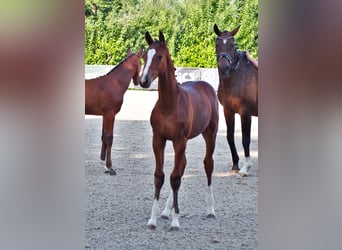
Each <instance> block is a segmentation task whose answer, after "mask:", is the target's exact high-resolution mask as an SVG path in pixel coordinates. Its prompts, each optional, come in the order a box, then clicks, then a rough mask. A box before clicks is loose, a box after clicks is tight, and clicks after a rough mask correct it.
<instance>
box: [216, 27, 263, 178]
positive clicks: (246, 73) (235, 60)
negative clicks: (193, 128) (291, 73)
mask: <svg viewBox="0 0 342 250" xmlns="http://www.w3.org/2000/svg"><path fill="white" fill-rule="evenodd" d="M238 30H239V27H238V28H236V29H234V30H233V31H231V32H229V31H220V30H219V28H218V27H217V25H216V24H215V25H214V31H215V33H216V35H217V36H218V37H217V38H216V57H217V65H218V73H219V79H220V83H219V87H218V98H219V101H220V103H221V104H222V106H223V108H224V115H225V118H226V125H227V140H228V144H229V147H230V151H231V154H232V158H233V167H232V170H233V171H235V172H238V171H239V166H238V163H239V156H238V154H237V152H236V147H235V143H234V127H235V113H238V114H240V117H241V129H242V144H243V148H244V151H245V157H246V161H245V164H244V165H243V167H242V168H241V170H240V171H239V172H240V174H241V175H243V176H245V175H248V170H249V168H250V167H251V159H250V155H249V145H250V140H251V135H250V133H251V122H252V120H251V116H252V115H253V116H258V65H257V62H256V61H255V60H254V59H252V58H250V56H249V54H248V52H247V53H246V52H239V51H238V50H237V47H236V46H235V42H234V35H235V34H236V33H237V32H238Z"/></svg>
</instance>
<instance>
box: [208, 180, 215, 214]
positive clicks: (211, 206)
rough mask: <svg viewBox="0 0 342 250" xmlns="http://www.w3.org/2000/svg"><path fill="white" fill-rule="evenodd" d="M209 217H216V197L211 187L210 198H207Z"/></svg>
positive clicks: (209, 189)
mask: <svg viewBox="0 0 342 250" xmlns="http://www.w3.org/2000/svg"><path fill="white" fill-rule="evenodd" d="M207 203H208V207H207V215H208V216H211V215H213V216H215V208H214V207H215V200H214V195H213V190H212V188H211V185H210V186H208V198H207Z"/></svg>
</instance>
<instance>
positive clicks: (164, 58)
mask: <svg viewBox="0 0 342 250" xmlns="http://www.w3.org/2000/svg"><path fill="white" fill-rule="evenodd" d="M145 39H146V41H147V43H148V45H149V47H148V49H147V51H146V52H145V53H144V60H145V65H144V69H143V73H142V76H141V78H140V85H141V86H142V87H144V88H148V87H149V86H150V85H151V82H152V81H153V80H154V79H155V78H156V77H158V79H159V82H158V94H159V98H158V100H157V102H156V104H155V106H154V108H153V110H152V113H151V118H150V122H151V126H152V130H153V139H152V140H153V151H154V156H155V161H156V168H155V173H154V186H155V195H154V202H153V206H152V211H151V218H150V220H149V221H148V224H147V225H148V226H149V227H150V228H155V227H156V224H157V216H158V215H159V204H158V201H159V196H160V190H161V188H162V186H163V183H164V171H163V164H164V149H165V144H166V141H167V140H171V141H172V143H173V148H174V151H175V162H174V168H173V171H172V173H171V175H170V184H171V187H172V191H171V192H170V195H169V198H168V200H167V202H166V206H165V209H164V210H163V212H162V217H164V218H168V217H169V215H170V213H171V210H172V209H173V210H172V222H171V229H179V221H178V217H179V208H178V190H179V187H180V184H181V177H182V176H183V174H184V169H185V165H186V157H185V149H186V143H187V141H188V139H191V138H193V137H195V136H197V135H199V134H202V135H203V137H204V140H205V143H206V155H205V159H204V166H205V172H206V175H207V183H208V207H207V216H208V217H215V212H214V197H213V192H212V188H211V177H212V172H213V166H214V161H213V158H212V155H213V152H214V149H215V141H216V133H217V128H218V101H217V96H216V93H215V91H214V89H213V88H212V87H211V86H210V85H209V84H208V83H207V82H204V81H188V82H184V83H183V84H179V83H177V80H176V76H175V68H174V65H173V63H172V60H171V57H170V54H169V51H168V48H167V46H166V42H165V39H164V35H163V33H162V32H159V41H157V40H156V41H153V39H152V37H151V35H150V34H149V33H148V32H146V34H145Z"/></svg>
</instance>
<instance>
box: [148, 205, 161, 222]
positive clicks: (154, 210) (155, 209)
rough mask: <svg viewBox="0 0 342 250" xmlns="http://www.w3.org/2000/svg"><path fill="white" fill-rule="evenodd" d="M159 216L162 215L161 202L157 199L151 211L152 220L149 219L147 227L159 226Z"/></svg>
mask: <svg viewBox="0 0 342 250" xmlns="http://www.w3.org/2000/svg"><path fill="white" fill-rule="evenodd" d="M159 214H160V210H159V202H158V201H157V200H156V199H154V201H153V206H152V210H151V219H149V221H148V223H147V225H149V226H151V225H152V226H157V217H158V215H159Z"/></svg>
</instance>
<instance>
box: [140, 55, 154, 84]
mask: <svg viewBox="0 0 342 250" xmlns="http://www.w3.org/2000/svg"><path fill="white" fill-rule="evenodd" d="M155 53H156V50H155V49H150V50H149V51H148V52H147V62H146V64H145V67H144V71H143V74H142V76H141V80H142V81H145V78H146V76H147V72H148V70H149V69H150V66H151V63H152V59H153V56H154V54H155Z"/></svg>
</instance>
